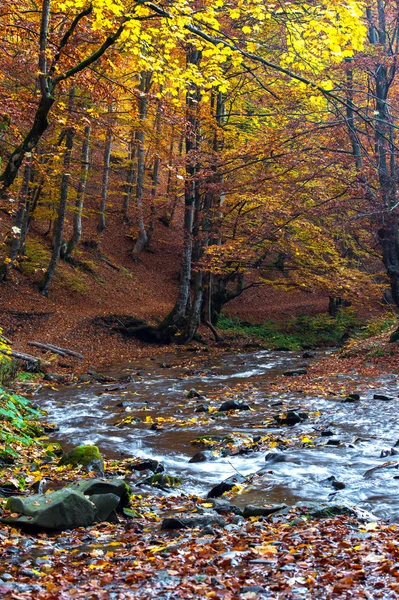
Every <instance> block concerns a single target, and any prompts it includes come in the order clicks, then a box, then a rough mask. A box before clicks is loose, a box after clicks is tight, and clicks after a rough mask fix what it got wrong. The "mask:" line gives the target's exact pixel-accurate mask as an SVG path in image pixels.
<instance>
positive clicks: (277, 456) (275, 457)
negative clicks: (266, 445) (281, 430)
mask: <svg viewBox="0 0 399 600" xmlns="http://www.w3.org/2000/svg"><path fill="white" fill-rule="evenodd" d="M265 461H266V462H268V463H270V464H274V463H279V462H287V457H286V456H285V455H284V454H283V453H282V452H268V453H267V454H266V456H265Z"/></svg>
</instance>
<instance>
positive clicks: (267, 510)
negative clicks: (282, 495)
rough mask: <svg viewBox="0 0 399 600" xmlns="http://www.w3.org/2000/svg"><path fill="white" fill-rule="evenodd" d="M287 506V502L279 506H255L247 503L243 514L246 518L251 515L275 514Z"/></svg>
mask: <svg viewBox="0 0 399 600" xmlns="http://www.w3.org/2000/svg"><path fill="white" fill-rule="evenodd" d="M285 508H287V506H286V505H285V504H281V505H279V506H267V507H266V506H255V505H253V504H247V505H246V506H245V508H244V512H243V516H244V517H246V518H249V517H268V516H269V515H273V514H274V513H276V512H279V511H280V510H284V509H285Z"/></svg>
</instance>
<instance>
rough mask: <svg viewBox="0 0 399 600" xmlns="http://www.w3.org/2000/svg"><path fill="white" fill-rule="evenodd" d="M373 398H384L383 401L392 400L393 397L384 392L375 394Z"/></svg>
mask: <svg viewBox="0 0 399 600" xmlns="http://www.w3.org/2000/svg"><path fill="white" fill-rule="evenodd" d="M373 400H382V401H383V402H391V401H392V400H393V398H390V397H389V396H384V394H374V396H373Z"/></svg>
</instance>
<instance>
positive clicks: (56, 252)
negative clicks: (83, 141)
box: [39, 87, 75, 296]
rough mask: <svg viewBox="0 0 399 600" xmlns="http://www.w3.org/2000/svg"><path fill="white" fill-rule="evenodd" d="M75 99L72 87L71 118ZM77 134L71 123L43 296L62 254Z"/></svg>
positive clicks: (42, 284)
mask: <svg viewBox="0 0 399 600" xmlns="http://www.w3.org/2000/svg"><path fill="white" fill-rule="evenodd" d="M74 100H75V88H74V87H72V88H71V90H70V93H69V100H68V114H69V119H70V118H71V113H72V109H73V105H74ZM74 135H75V130H74V128H73V127H72V126H71V125H70V126H69V127H68V128H67V130H66V133H65V152H64V173H63V175H62V180H61V191H60V202H59V205H58V213H57V221H56V223H55V226H54V241H53V251H52V254H51V259H50V263H49V265H48V267H47V271H46V272H45V274H44V276H43V279H42V280H41V281H40V283H39V290H40V292H41V293H42V294H43V296H48V292H49V288H50V285H51V282H52V280H53V277H54V275H55V270H56V268H57V264H58V260H59V258H60V254H61V246H62V236H63V232H64V222H65V212H66V206H67V201H68V187H69V179H70V177H71V174H70V166H71V156H72V148H73V138H74Z"/></svg>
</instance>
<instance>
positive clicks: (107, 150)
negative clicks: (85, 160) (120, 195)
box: [97, 104, 113, 233]
mask: <svg viewBox="0 0 399 600" xmlns="http://www.w3.org/2000/svg"><path fill="white" fill-rule="evenodd" d="M112 112H113V106H112V104H109V105H108V124H107V134H106V136H105V147H104V162H103V182H102V188H101V202H100V217H99V219H98V225H97V231H98V233H102V232H103V231H104V229H105V209H106V207H107V198H108V180H109V165H110V160H111V148H112V122H111V115H112Z"/></svg>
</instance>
